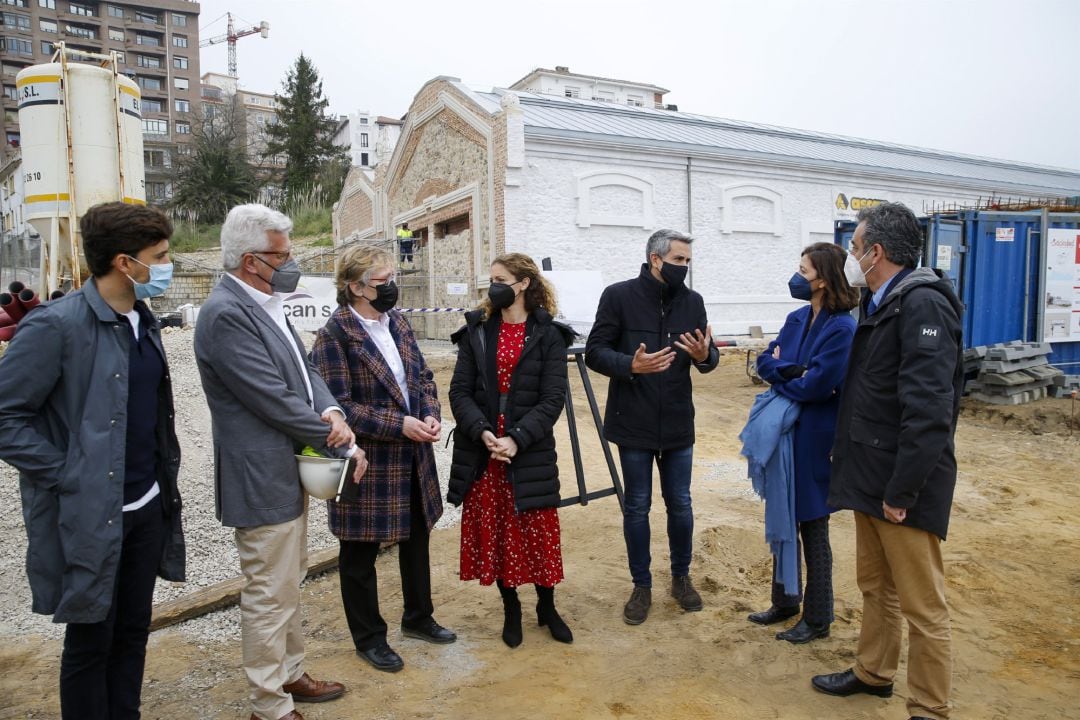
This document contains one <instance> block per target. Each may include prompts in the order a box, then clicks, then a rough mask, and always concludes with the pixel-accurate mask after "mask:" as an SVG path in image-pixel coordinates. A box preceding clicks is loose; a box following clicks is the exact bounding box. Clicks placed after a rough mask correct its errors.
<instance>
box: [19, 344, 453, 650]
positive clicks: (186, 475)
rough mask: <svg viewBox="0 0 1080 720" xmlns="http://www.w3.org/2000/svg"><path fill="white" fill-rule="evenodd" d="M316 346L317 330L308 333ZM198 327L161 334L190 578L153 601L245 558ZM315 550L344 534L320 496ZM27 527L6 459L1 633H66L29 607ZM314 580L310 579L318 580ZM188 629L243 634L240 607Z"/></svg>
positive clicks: (441, 347) (445, 521) (215, 577)
mask: <svg viewBox="0 0 1080 720" xmlns="http://www.w3.org/2000/svg"><path fill="white" fill-rule="evenodd" d="M301 336H302V337H303V338H304V342H305V343H307V344H308V345H309V346H310V344H311V342H312V341H313V340H314V334H313V333H301ZM194 337H195V333H194V331H193V330H192V329H179V328H165V329H164V330H162V340H163V342H164V345H165V352H166V354H167V356H168V358H169V366H170V370H171V373H172V379H173V394H174V398H175V402H176V434H177V437H178V438H179V440H180V448H181V455H182V462H181V465H180V477H179V485H180V493H181V495H182V497H183V499H184V534H185V539H186V542H187V577H188V581H187V582H186V583H169V582H165V581H163V580H160V579H159V580H158V583H157V586H156V588H155V589H154V603H155V604H157V603H162V602H166V601H169V600H175V599H176V598H179V597H181V596H183V595H185V594H188V593H191V592H194V591H197V590H200V589H202V588H204V587H207V586H209V585H213V584H214V583H218V582H221V581H223V580H228V579H230V578H233V577H236V576H237V575H239V574H240V562H239V560H238V558H237V554H236V546H235V545H234V544H233V533H232V529H231V528H225V527H222V526H221V523H220V522H218V520H217V519H216V518H215V517H214V464H213V439H212V435H211V429H210V410H209V408H208V407H207V404H206V398H205V396H204V395H203V391H202V384H201V383H200V381H199V371H198V368H197V366H196V364H195V352H194V348H193V345H192V344H193V341H194ZM421 349H422V350H423V352H424V354H425V356H426V357H427V358H428V361H429V363H431V364H432V365H434V364H435V363H436V362H439V363H452V362H453V360H452V358H453V357H454V351H453V349H452V346H451V345H450V344H449V343H448V342H438V341H430V342H428V341H423V342H421ZM447 389H448V388H440V396H441V397H440V399H441V400H442V402H443V413H444V415H446V416H447V420H446V422H445V423H444V427H443V438H444V439H443V440H442V441H440V442H438V443H436V445H435V458H436V463H437V465H438V470H439V480H440V484H441V486H442V494H443V497H445V496H446V482H447V479H448V478H449V475H450V453H451V451H452V448H447V447H446V440H445V438H446V437H447V436H448V434H449V431H450V429H451V428H452V426H453V423H452V420H450V419H449V415H450V412H449V403H448V401H447V400H446V391H447ZM460 517H461V510H460V508H455V507H453V506H452V505H449V504H447V505H446V506H445V511H444V514H443V516H442V518H441V519H440V520H439V522H438V524H437V525H436V527H440V528H442V527H450V526H453V525H456V524H457V523H458V521H459V520H460ZM308 525H309V536H308V548H309V551H310V552H315V551H317V550H321V549H323V548H328V547H336V546H337V540H336V539H335V538H334V537H333V535H331V534H330V530H329V528H328V525H327V520H326V504H325V503H324V502H322V501H314V502H312V503H311V504H310V506H309V524H308ZM25 561H26V532H25V529H24V527H23V518H22V504H21V501H20V498H19V477H18V473H17V472H16V470H15V469H14V468H12V467H11V466H9V465H7V464H5V463H3V462H0V607H3V608H5V612H4V613H3V614H2V615H0V637H3V636H18V635H41V636H45V637H51V638H56V637H61V636H62V634H63V629H64V626H63V625H57V624H55V623H53V622H52V620H51V618H49V617H47V616H44V615H35V614H33V613H31V612H30V586H29V584H28V583H27V580H26V569H25ZM319 581H320V579H318V578H314V579H312V580H311V581H309V582H319ZM182 627H183V629H184V631H185V632H191V633H192V634H193V635H195V636H197V637H199V638H201V639H205V640H208V641H215V640H222V641H224V640H227V639H232V638H237V637H239V610H238V609H236V608H231V609H226V610H222V611H220V612H216V613H211V614H210V615H207V616H204V617H202V618H198V619H196V620H192V621H189V622H187V623H184V625H183V626H182Z"/></svg>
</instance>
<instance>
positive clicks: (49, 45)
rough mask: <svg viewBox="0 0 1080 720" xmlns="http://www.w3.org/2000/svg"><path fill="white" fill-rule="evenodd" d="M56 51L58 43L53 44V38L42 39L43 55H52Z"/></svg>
mask: <svg viewBox="0 0 1080 720" xmlns="http://www.w3.org/2000/svg"><path fill="white" fill-rule="evenodd" d="M54 52H56V45H54V44H53V42H52V40H42V41H41V54H42V55H52V54H53V53H54Z"/></svg>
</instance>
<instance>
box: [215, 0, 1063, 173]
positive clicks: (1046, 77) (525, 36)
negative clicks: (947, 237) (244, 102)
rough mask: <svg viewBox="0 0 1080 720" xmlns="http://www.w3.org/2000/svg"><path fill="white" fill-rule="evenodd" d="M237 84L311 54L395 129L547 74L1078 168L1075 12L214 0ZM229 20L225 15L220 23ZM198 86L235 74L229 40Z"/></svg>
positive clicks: (721, 0)
mask: <svg viewBox="0 0 1080 720" xmlns="http://www.w3.org/2000/svg"><path fill="white" fill-rule="evenodd" d="M201 6H202V15H201V17H200V20H199V25H200V33H201V37H202V38H204V39H205V38H208V37H213V36H216V35H223V34H224V33H225V29H226V28H225V18H224V13H225V12H227V11H232V12H233V14H234V15H235V16H237V17H238V18H240V19H239V20H238V21H237V28H238V29H241V28H245V27H249V26H250V25H253V24H257V23H258V22H259V21H261V20H267V21H269V23H270V37H269V39H266V40H263V39H261V38H260V37H258V36H251V37H246V38H241V39H240V40H239V41H238V43H237V55H238V58H239V62H238V66H239V77H240V83H241V86H242V87H244V88H246V89H249V90H253V91H260V92H280V90H281V83H282V80H283V79H284V77H285V74H286V72H287V70H288V68H289V66H290V65H291V64H292V63H293V62H294V61H295V59H296V57H297V56H298V55H299V53H300V52H301V51H302V52H304V53H305V54H306V55H308V56H309V57H310V58H311V59H312V60H313V61H314V63H315V65H316V67H317V68H318V69H319V72H320V73H321V75H322V77H323V91H324V93H325V95H326V96H327V97H328V98H329V100H330V108H331V110H332V111H333V112H334V113H335V114H338V113H347V112H354V111H356V110H368V111H370V112H372V113H373V114H377V115H389V116H395V117H399V116H401V115H402V114H403V113H405V112H406V111H407V110H408V107H409V104H410V103H411V102H412V99H413V96H414V95H415V94H416V92H417V91H418V90H419V89H420V87H421V86H422V85H423V84H424V82H426V81H427V80H430V79H431V78H433V77H436V76H438V75H451V76H454V77H459V78H461V79H462V80H464V81H465V82H466V83H467V84H469V85H470V86H472V87H476V88H480V89H484V90H487V89H490V88H491V87H494V86H498V87H506V86H508V85H510V84H511V83H513V82H514V81H515V80H517V79H519V78H520V77H522V76H523V75H525V74H526V73H528V72H529V71H530V70H532V69H533V68H536V67H548V68H553V67H554V66H555V65H567V66H569V68H570V70H571V71H572V72H580V73H584V74H589V75H600V76H605V77H613V78H621V79H625V80H636V81H643V82H648V83H652V84H654V85H659V86H661V87H664V88H668V89H670V90H671V93H670V94H669V95H668V96H667V102H670V103H675V104H677V105H678V106H679V109H680V110H684V111H688V112H694V113H701V114H705V115H713V116H716V117H725V118H733V119H738V120H750V121H756V122H764V123H771V124H775V125H784V126H788V127H794V128H802V129H807V130H820V131H824V132H832V133H840V134H844V135H852V136H856V137H864V138H871V139H875V140H886V141H892V142H899V143H904V144H909V145H918V146H922V147H929V148H938V149H943V150H950V151H954V152H961V153H969V154H974V155H984V156H989V157H998V158H1005V159H1009V160H1018V161H1023V162H1030V163H1035V164H1040V165H1053V166H1059V167H1068V168H1073V169H1080V80H1078V75H1077V73H1078V71H1080V36H1078V35H1077V33H1078V32H1080V0H978V1H976V0H870V1H868V0H860V1H856V0H850V1H849V0H697V1H696V2H687V1H685V0H648V1H645V2H642V1H640V0H620V1H618V2H613V1H602V2H601V1H597V0H573V1H567V0H556V1H555V2H531V3H524V2H517V1H515V0H453V1H450V0H397V1H388V0H381V1H380V0H375V1H373V2H360V1H357V0H203V2H202V3H201ZM219 16H220V19H218V18H219ZM201 63H202V65H201V71H202V72H221V73H224V72H226V69H227V68H226V50H225V43H221V44H220V45H214V46H211V47H208V48H204V49H203V50H202V54H201Z"/></svg>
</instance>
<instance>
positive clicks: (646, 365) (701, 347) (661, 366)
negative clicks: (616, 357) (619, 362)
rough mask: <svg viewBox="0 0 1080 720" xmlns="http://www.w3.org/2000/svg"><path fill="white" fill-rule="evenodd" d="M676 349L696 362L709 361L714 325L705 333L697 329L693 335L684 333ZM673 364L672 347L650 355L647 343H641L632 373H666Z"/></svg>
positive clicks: (631, 364)
mask: <svg viewBox="0 0 1080 720" xmlns="http://www.w3.org/2000/svg"><path fill="white" fill-rule="evenodd" d="M675 347H677V348H679V349H680V350H682V351H684V352H685V353H686V354H687V355H689V356H690V359H691V360H693V361H694V362H696V363H702V362H705V361H706V360H708V359H709V350H710V349H711V348H712V325H707V326H706V327H705V332H701V330H696V329H695V330H694V331H693V332H692V333H691V332H684V333H683V334H682V335H680V336H679V339H678V340H677V341H676V342H675ZM673 362H675V351H674V350H673V349H672V348H671V346H670V345H669V346H668V347H665V348H661V349H660V350H657V351H656V352H654V353H649V352H645V343H641V344H640V345H638V349H637V351H636V352H635V353H634V358H633V359H632V360H631V361H630V372H631V373H633V374H634V375H645V374H648V373H658V372H664V371H665V370H667V369H668V368H669V367H671V363H673Z"/></svg>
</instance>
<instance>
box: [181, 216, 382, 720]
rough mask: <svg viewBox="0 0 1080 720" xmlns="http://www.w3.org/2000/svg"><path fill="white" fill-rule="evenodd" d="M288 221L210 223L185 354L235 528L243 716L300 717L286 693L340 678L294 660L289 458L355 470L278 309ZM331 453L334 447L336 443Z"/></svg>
mask: <svg viewBox="0 0 1080 720" xmlns="http://www.w3.org/2000/svg"><path fill="white" fill-rule="evenodd" d="M291 230H292V222H291V221H290V220H289V219H288V218H287V217H285V216H284V215H282V214H281V213H279V212H276V211H274V210H271V209H270V208H267V207H265V206H263V205H240V206H237V207H235V208H233V209H232V210H231V211H230V212H229V215H228V217H227V218H226V219H225V224H224V225H223V226H222V228H221V254H222V264H223V266H224V268H225V270H226V273H225V275H224V276H223V277H222V278H221V281H220V282H219V283H218V285H217V286H216V287H215V288H214V290H213V292H212V293H211V294H210V297H209V299H208V300H207V301H206V304H204V305H203V307H202V310H201V311H200V312H199V322H198V325H197V326H196V329H195V358H196V360H197V361H198V364H199V374H200V375H201V377H202V385H203V391H204V392H205V393H206V399H207V402H208V403H209V405H210V414H211V417H212V419H213V426H214V488H215V498H216V509H217V516H218V519H220V520H221V522H222V524H223V525H225V526H226V527H233V528H235V539H236V548H237V551H238V552H239V555H240V567H241V569H242V570H243V573H244V578H245V580H246V582H245V584H244V587H243V590H242V591H241V594H240V623H241V633H242V645H243V663H244V672H245V674H246V675H247V679H248V684H249V686H250V689H251V691H250V697H251V704H252V709H253V712H252V715H251V718H252V720H279V719H280V720H286V719H288V720H302V716H301V715H300V713H298V712H297V711H296V710H295V708H294V705H293V703H294V702H297V701H298V702H322V701H324V700H332V699H334V698H337V697H340V696H341V695H342V694H343V693H344V692H345V688H344V686H343V685H341V684H340V683H335V682H323V681H318V680H313V679H312V678H311V676H309V675H308V674H307V673H306V672H304V669H303V661H304V641H303V636H302V632H301V617H300V582H301V581H302V580H303V578H304V575H305V573H306V570H307V503H306V497H305V495H304V492H303V489H302V488H301V485H300V478H299V475H298V471H297V466H296V459H295V458H294V457H293V455H294V454H295V453H296V452H298V450H299V449H300V448H301V447H303V446H305V445H310V446H312V447H314V448H319V449H323V450H327V449H330V448H341V449H344V448H350V449H353V450H354V452H355V454H354V455H353V457H355V458H356V460H357V467H356V472H355V474H354V475H353V481H354V482H359V480H360V478H361V476H362V475H363V474H364V471H365V470H366V469H367V461H366V460H365V459H364V457H363V451H361V450H359V449H356V448H355V444H354V436H353V433H352V431H351V430H350V429H349V426H348V425H347V424H346V422H345V414H344V412H342V410H341V409H340V408H339V407H337V406H336V401H335V400H334V397H333V395H331V394H330V391H329V390H327V388H326V384H325V383H324V382H323V380H322V378H321V377H320V376H319V374H318V372H316V371H315V369H314V368H313V367H311V365H310V364H309V363H308V360H307V356H306V353H305V352H304V346H303V343H301V341H300V338H299V336H298V335H297V334H296V332H295V330H293V328H292V326H291V325H290V324H289V322H288V320H286V318H285V310H284V306H283V303H282V300H283V298H284V296H285V295H287V294H288V293H290V292H292V291H293V290H295V289H296V284H297V282H298V281H299V278H300V270H299V267H298V266H297V264H296V261H295V260H293V259H292V249H291V244H290V242H289V232H290V231H291ZM339 452H340V451H339Z"/></svg>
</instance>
